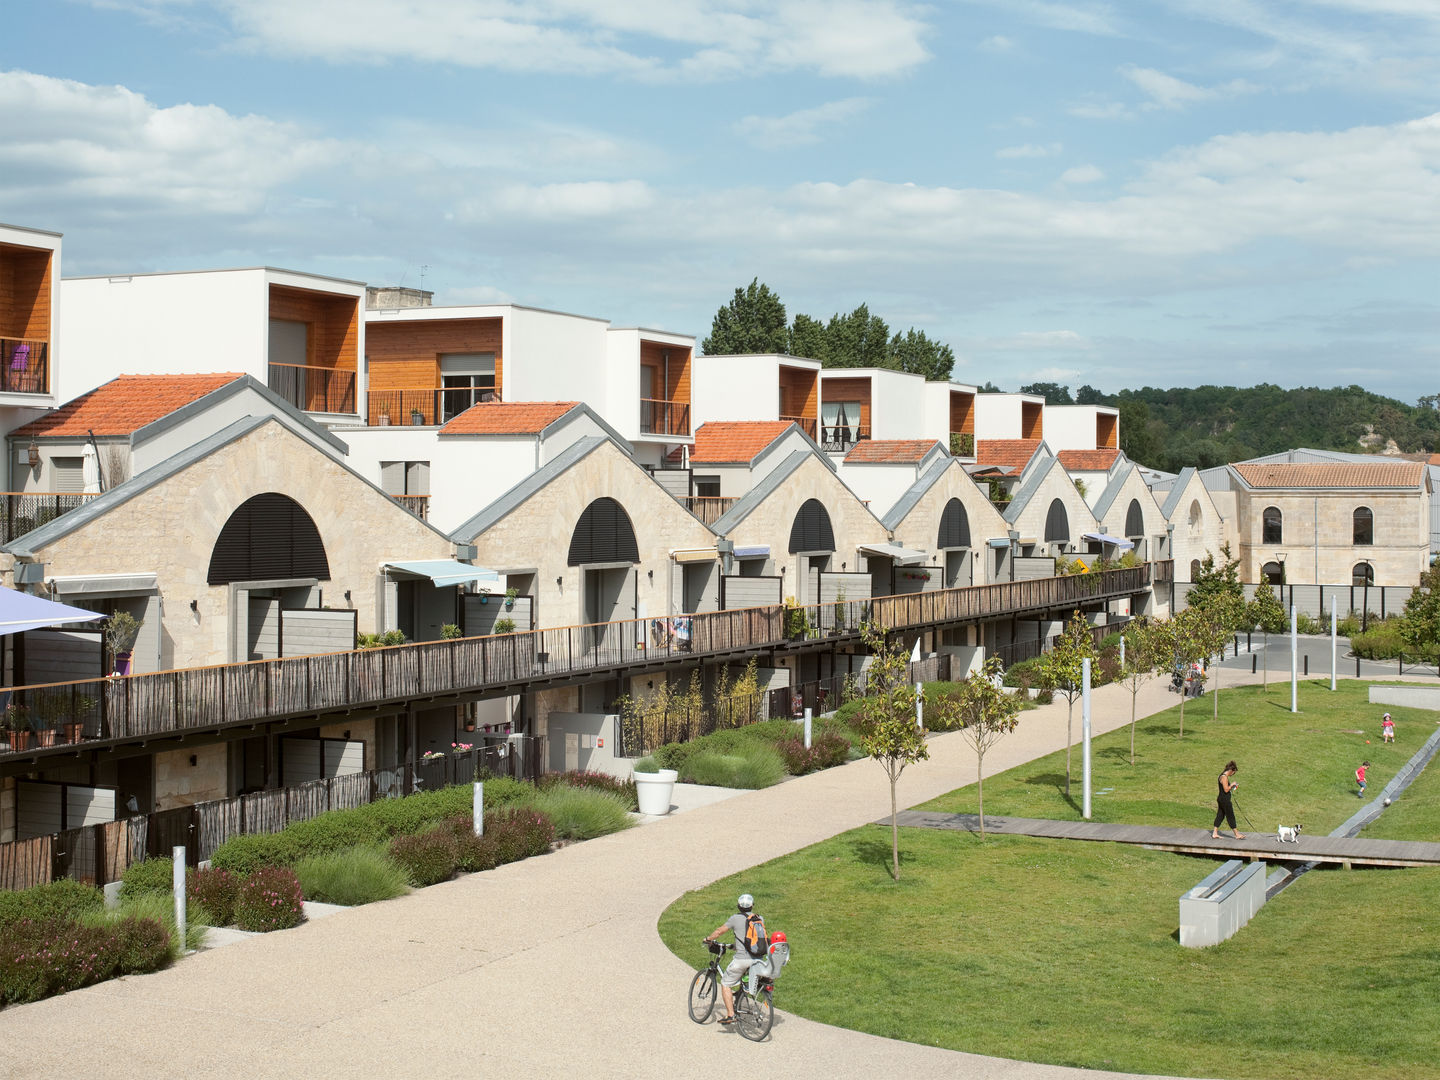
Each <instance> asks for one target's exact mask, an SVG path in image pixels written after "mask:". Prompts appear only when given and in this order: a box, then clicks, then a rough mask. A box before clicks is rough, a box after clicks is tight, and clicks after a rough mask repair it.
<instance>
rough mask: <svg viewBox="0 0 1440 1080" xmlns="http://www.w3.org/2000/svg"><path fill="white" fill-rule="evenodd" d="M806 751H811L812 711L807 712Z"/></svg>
mask: <svg viewBox="0 0 1440 1080" xmlns="http://www.w3.org/2000/svg"><path fill="white" fill-rule="evenodd" d="M805 749H806V750H809V749H810V710H809V709H806V710H805Z"/></svg>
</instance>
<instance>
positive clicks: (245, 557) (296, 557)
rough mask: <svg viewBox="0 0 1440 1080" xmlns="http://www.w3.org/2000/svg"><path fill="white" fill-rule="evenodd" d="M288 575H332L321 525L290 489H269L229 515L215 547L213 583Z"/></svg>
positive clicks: (320, 577) (210, 575)
mask: <svg viewBox="0 0 1440 1080" xmlns="http://www.w3.org/2000/svg"><path fill="white" fill-rule="evenodd" d="M286 578H315V579H317V580H319V581H329V580H330V563H329V560H328V559H327V558H326V556H325V543H324V541H322V540H321V539H320V530H319V529H317V528H316V527H315V522H314V520H313V519H312V518H311V517H310V515H309V514H308V513H306V511H305V508H304V507H303V506H301V505H300V504H299V503H297V502H296V501H295V500H294V499H292V498H290V497H289V496H288V495H281V494H279V493H277V492H273V491H268V492H266V493H265V494H263V495H256V496H255V497H254V498H251V499H247V500H246V501H245V502H244V503H242V504H241V505H240V507H239V508H238V509H237V510H236V511H235V512H234V513H233V514H231V515H230V519H229V520H228V521H226V522H225V527H224V528H223V529H221V530H220V538H219V539H218V540H216V541H215V547H214V549H213V550H212V551H211V552H210V571H209V573H208V574H207V575H206V580H207V581H208V582H209V583H210V584H211V585H229V584H230V583H231V582H234V581H272V580H281V579H286Z"/></svg>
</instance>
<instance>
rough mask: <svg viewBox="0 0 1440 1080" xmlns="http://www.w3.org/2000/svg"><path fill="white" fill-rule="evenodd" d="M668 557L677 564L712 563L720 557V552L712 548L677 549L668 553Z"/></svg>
mask: <svg viewBox="0 0 1440 1080" xmlns="http://www.w3.org/2000/svg"><path fill="white" fill-rule="evenodd" d="M670 557H671V558H672V559H674V560H675V561H676V562H678V563H701V562H714V561H715V560H716V559H718V558H719V557H720V552H718V551H716V550H715V549H714V548H713V547H708V548H678V549H676V550H673V551H671V552H670Z"/></svg>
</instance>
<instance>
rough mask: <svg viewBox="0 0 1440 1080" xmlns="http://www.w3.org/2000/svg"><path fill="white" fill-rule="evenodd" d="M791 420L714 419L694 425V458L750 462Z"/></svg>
mask: <svg viewBox="0 0 1440 1080" xmlns="http://www.w3.org/2000/svg"><path fill="white" fill-rule="evenodd" d="M790 426H791V421H789V420H711V421H710V422H709V423H708V424H701V425H700V426H699V427H698V428H696V429H695V446H694V449H692V450H691V451H690V460H691V461H692V462H696V461H698V462H701V463H703V464H707V465H719V464H730V463H733V462H740V463H743V464H745V465H748V464H750V462H752V461H754V460H755V458H756V457H757V456H758V455H759V454H760V451H762V450H764V449H765V448H766V447H767V446H769V445H770V444H771V443H773V442H774V441H775V440H776V439H778V438H779V437H780V436H781V435H783V434H785V432H786V431H787V430H788V429H789V428H790Z"/></svg>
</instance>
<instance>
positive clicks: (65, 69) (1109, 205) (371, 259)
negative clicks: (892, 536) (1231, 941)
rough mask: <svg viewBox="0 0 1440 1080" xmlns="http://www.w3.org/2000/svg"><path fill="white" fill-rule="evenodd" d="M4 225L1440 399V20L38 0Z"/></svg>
mask: <svg viewBox="0 0 1440 1080" xmlns="http://www.w3.org/2000/svg"><path fill="white" fill-rule="evenodd" d="M5 36H6V48H5V50H4V61H3V63H4V64H5V65H6V66H5V67H3V68H0V221H5V222H7V223H10V224H19V225H29V226H34V227H39V228H48V229H54V230H57V231H60V232H63V233H64V234H65V272H66V273H67V274H83V273H107V272H136V271H144V270H167V269H188V268H196V267H213V266H239V265H253V264H256V263H266V264H270V265H276V266H283V267H287V268H293V269H299V270H307V271H312V272H316V273H324V274H333V275H336V276H340V277H347V278H358V279H363V280H366V281H369V282H371V283H374V284H394V283H397V282H402V283H404V284H407V285H418V284H420V281H421V275H422V267H424V268H425V269H424V270H423V274H424V284H425V287H427V288H431V289H434V290H435V292H436V302H437V303H464V302H483V301H495V300H513V301H515V302H518V303H524V304H532V305H536V306H541V307H550V308H558V309H561V310H566V311H575V312H580V313H583V314H589V315H599V316H603V317H605V318H609V319H612V320H613V321H614V322H615V323H616V324H617V325H635V324H640V325H645V326H652V327H659V328H664V329H669V330H675V331H680V332H686V333H694V334H697V335H699V336H703V335H704V334H705V333H706V332H707V331H708V329H709V325H710V319H711V317H712V316H713V314H714V312H715V309H716V308H717V307H718V306H719V305H720V304H721V303H723V302H725V301H726V300H728V298H729V296H730V294H731V293H732V291H733V290H734V288H735V287H736V286H737V285H741V284H744V283H747V282H749V280H750V279H751V278H752V277H756V276H758V277H759V278H760V279H761V280H762V281H765V282H767V283H768V284H769V285H770V286H771V288H773V289H775V290H776V291H777V292H778V293H779V294H780V296H781V298H782V299H783V300H784V301H785V303H786V305H787V307H788V309H789V311H790V313H791V314H792V315H793V314H794V313H796V312H805V313H807V314H810V315H813V316H816V317H820V318H825V317H828V316H829V315H831V314H832V313H834V312H836V311H848V310H849V309H851V308H853V307H854V306H855V305H856V304H858V303H860V302H862V301H867V302H869V304H870V306H871V309H872V311H874V312H876V313H878V314H880V315H882V316H883V317H884V318H886V319H887V320H888V321H889V323H890V324H891V327H892V329H894V330H903V329H905V328H907V327H909V326H912V325H913V326H915V327H917V328H918V329H921V330H924V331H925V332H926V333H928V334H930V335H931V336H934V337H938V338H940V339H942V340H944V341H947V342H949V343H950V344H951V345H952V346H953V347H954V349H955V352H956V354H957V357H958V358H959V361H958V363H957V365H956V368H955V377H956V378H957V379H962V380H967V381H971V382H977V383H978V382H983V381H985V380H987V379H989V380H992V381H994V382H996V383H997V384H999V385H1000V386H1002V387H1004V388H1006V389H1012V388H1014V387H1015V386H1017V385H1019V384H1020V383H1023V382H1029V381H1034V380H1056V381H1060V382H1065V383H1069V384H1070V385H1071V386H1072V387H1074V386H1078V385H1080V384H1081V383H1086V382H1089V383H1092V384H1093V385H1096V386H1098V387H1100V388H1101V389H1104V390H1118V389H1121V388H1123V387H1127V386H1141V385H1157V386H1172V385H1195V384H1198V383H1201V382H1223V383H1235V384H1239V385H1249V384H1252V383H1256V382H1261V381H1267V382H1276V383H1279V384H1280V385H1282V386H1297V385H1321V386H1329V385H1345V384H1350V383H1358V384H1360V385H1363V386H1365V387H1367V388H1369V389H1373V390H1376V391H1379V392H1382V393H1389V394H1393V395H1395V396H1397V397H1400V398H1402V399H1405V400H1407V401H1411V402H1413V401H1414V400H1415V398H1416V397H1418V396H1419V395H1421V394H1433V393H1436V392H1437V391H1440V345H1437V341H1440V299H1437V286H1440V256H1437V253H1440V80H1437V79H1436V77H1435V72H1436V71H1437V60H1440V0H1267V2H1264V3H1261V2H1256V0H1153V2H1149V3H1129V4H1118V3H1117V4H1104V3H1089V2H1075V3H1069V2H1062V0H950V2H938V3H931V4H915V3H908V2H905V0H774V2H772V3H768V4H760V3H747V2H744V0H628V2H609V0H588V2H581V0H542V2H527V3H512V2H504V0H403V2H402V0H49V2H46V3H42V4H31V5H11V7H10V9H9V10H7V15H6V28H5Z"/></svg>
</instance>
